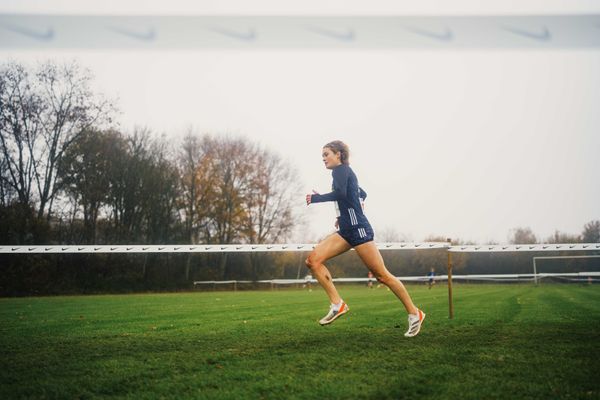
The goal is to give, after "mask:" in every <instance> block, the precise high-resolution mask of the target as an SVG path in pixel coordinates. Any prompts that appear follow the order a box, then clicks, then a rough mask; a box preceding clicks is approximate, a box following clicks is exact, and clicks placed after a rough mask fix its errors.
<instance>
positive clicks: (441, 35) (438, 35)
mask: <svg viewBox="0 0 600 400" xmlns="http://www.w3.org/2000/svg"><path fill="white" fill-rule="evenodd" d="M406 30H407V31H409V32H412V33H415V34H417V35H421V36H425V37H427V38H429V39H435V40H438V41H440V42H451V41H452V39H454V34H453V33H452V31H451V30H450V28H447V27H446V28H444V31H443V32H437V31H431V30H425V29H421V28H414V27H410V28H406Z"/></svg>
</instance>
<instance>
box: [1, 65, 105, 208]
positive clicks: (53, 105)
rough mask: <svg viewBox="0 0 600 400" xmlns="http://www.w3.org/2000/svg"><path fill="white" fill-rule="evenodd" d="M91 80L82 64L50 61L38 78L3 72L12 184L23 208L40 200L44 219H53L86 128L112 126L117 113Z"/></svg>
mask: <svg viewBox="0 0 600 400" xmlns="http://www.w3.org/2000/svg"><path fill="white" fill-rule="evenodd" d="M91 80H92V76H91V73H90V72H89V71H88V70H85V69H83V68H82V67H81V66H79V64H77V63H76V62H72V63H69V64H62V65H58V64H55V63H52V62H47V63H44V64H42V65H40V66H39V67H38V68H37V69H36V71H35V73H33V74H31V73H30V72H29V71H28V70H27V68H25V67H24V66H23V65H20V64H18V63H15V62H9V63H7V64H5V65H3V66H2V67H1V68H0V82H1V83H0V104H1V106H2V107H0V109H1V112H0V133H1V137H2V140H1V143H0V144H1V151H2V153H3V156H4V158H5V159H6V165H7V167H8V174H7V175H8V183H9V184H10V186H11V187H13V188H14V190H15V192H16V193H17V195H18V201H19V202H20V203H21V204H31V203H32V202H33V200H35V202H36V203H37V216H38V218H40V219H41V218H42V217H43V216H44V215H45V216H46V218H47V219H48V220H49V219H50V217H51V214H52V204H53V201H54V199H55V196H56V193H57V191H58V189H59V188H58V186H57V185H56V183H57V177H58V167H59V165H60V160H61V158H62V157H63V155H64V153H65V151H66V150H67V149H68V147H69V146H70V145H71V144H72V143H73V141H75V140H76V139H77V137H78V136H79V135H80V134H81V133H82V132H83V131H84V130H85V129H87V128H89V127H91V126H99V125H102V124H103V123H105V122H110V119H111V115H112V114H113V113H114V111H115V108H114V106H113V104H112V103H111V102H110V101H108V100H105V99H103V98H102V97H101V96H100V95H98V94H96V93H94V92H93V91H92V90H91V88H90V82H91ZM34 191H35V195H36V198H35V199H33V195H32V193H33V192H34Z"/></svg>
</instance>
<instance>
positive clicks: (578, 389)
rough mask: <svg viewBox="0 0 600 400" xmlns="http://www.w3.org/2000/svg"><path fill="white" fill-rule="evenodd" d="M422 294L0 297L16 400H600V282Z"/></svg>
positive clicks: (9, 387) (10, 388) (1, 392)
mask: <svg viewBox="0 0 600 400" xmlns="http://www.w3.org/2000/svg"><path fill="white" fill-rule="evenodd" d="M408 288H409V291H410V292H411V294H412V296H413V298H414V300H415V302H416V303H417V304H418V305H420V306H421V307H422V308H423V309H424V310H425V312H427V320H426V323H425V325H424V328H423V330H422V332H421V334H420V335H419V336H418V337H416V338H413V339H407V338H404V336H403V333H404V331H405V329H406V317H405V314H404V312H403V310H402V309H401V305H400V303H399V302H398V301H397V300H396V299H395V297H394V296H393V295H392V293H391V292H389V291H387V290H386V289H374V290H369V289H366V288H364V287H358V286H341V287H340V292H341V294H342V296H343V297H344V299H345V300H346V301H347V302H348V304H349V305H350V313H349V314H347V315H346V316H344V317H342V318H341V319H340V320H338V321H336V322H335V323H334V324H333V325H331V326H327V327H321V326H319V325H318V324H317V320H318V319H319V318H320V317H321V316H322V315H323V314H325V312H326V311H327V301H326V297H325V295H324V293H323V292H322V290H321V289H320V288H318V287H317V288H315V290H313V291H312V292H307V291H302V290H295V289H294V290H292V289H290V290H275V291H251V292H202V293H200V292H199V293H179V294H145V295H119V296H112V295H110V296H109V295H106V296H77V297H75V296H73V297H45V298H11V299H0V383H1V388H0V398H2V399H14V398H28V399H30V398H66V399H75V398H107V397H108V398H110V397H113V398H131V399H140V398H178V399H179V398H227V399H238V398H252V399H255V398H268V399H277V398H322V399H332V398H339V399H348V398H372V399H383V398H393V399H400V398H408V399H458V398H461V399H492V398H501V399H519V398H523V399H525V398H528V399H531V398H540V399H547V398H552V399H556V398H564V399H567V398H568V399H572V398H579V399H591V398H595V399H598V398H600V380H599V379H598V375H597V374H598V371H600V286H580V285H540V286H539V287H534V286H530V285H457V286H455V292H454V295H455V313H456V315H455V318H454V319H453V320H449V319H448V300H447V291H446V288H445V286H443V285H438V286H437V287H435V288H434V289H432V290H427V288H426V287H423V286H418V287H417V286H408ZM594 376H595V377H596V378H594Z"/></svg>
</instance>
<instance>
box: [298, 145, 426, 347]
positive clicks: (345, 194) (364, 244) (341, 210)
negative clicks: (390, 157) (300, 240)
mask: <svg viewBox="0 0 600 400" xmlns="http://www.w3.org/2000/svg"><path fill="white" fill-rule="evenodd" d="M322 157H323V162H324V163H325V168H327V169H330V170H331V174H332V176H333V191H332V192H331V193H327V194H322V195H321V194H318V193H316V192H314V191H313V192H314V193H313V194H307V195H306V204H307V205H310V204H312V203H321V202H326V201H333V202H335V203H334V204H335V206H336V212H337V219H336V222H335V227H336V229H337V232H335V233H333V234H331V235H329V236H327V237H326V238H325V239H323V240H322V241H321V242H320V243H319V244H317V246H316V247H315V249H314V250H313V251H312V252H311V253H310V255H309V256H308V258H307V259H306V265H307V266H308V268H310V270H311V271H312V274H313V276H314V277H315V278H316V279H317V281H318V282H319V284H321V286H322V287H323V288H324V289H325V292H326V293H327V296H328V297H329V301H330V303H331V306H330V308H329V312H328V313H327V315H325V316H324V317H323V318H322V319H321V320H320V321H319V324H321V325H327V324H330V323H332V322H333V321H335V320H336V319H337V318H339V317H340V316H342V315H344V314H346V313H347V312H348V311H349V308H348V305H347V304H346V303H345V302H344V301H343V300H342V298H341V297H340V295H339V293H338V291H337V289H336V288H335V286H334V284H333V280H332V279H331V274H330V273H329V270H328V269H327V267H326V266H325V265H324V264H323V263H324V262H325V261H327V260H329V259H330V258H333V257H335V256H337V255H340V254H342V253H344V252H346V251H348V250H350V249H351V248H354V250H355V251H356V253H357V254H358V256H359V257H360V258H361V260H362V262H363V263H364V264H365V266H366V267H367V268H368V269H369V270H370V271H371V272H373V275H374V276H375V278H377V280H378V281H379V282H381V283H383V284H384V285H386V286H387V287H389V288H390V290H391V291H392V292H393V293H394V294H395V295H396V297H398V299H400V301H401V302H402V304H404V308H405V309H406V311H407V313H408V330H407V331H406V333H405V334H404V336H407V337H413V336H416V335H417V334H418V333H419V331H420V330H421V324H422V323H423V320H424V319H425V313H424V312H423V311H421V310H419V309H418V308H417V307H415V305H414V304H413V302H412V299H411V298H410V295H409V294H408V292H407V290H406V288H405V287H404V285H403V284H402V282H400V281H399V280H398V279H396V277H394V276H393V275H392V274H391V273H390V272H389V271H388V270H387V268H386V267H385V264H384V262H383V257H381V253H380V252H379V249H378V248H377V246H376V245H375V242H374V241H373V238H374V233H373V229H372V228H371V225H370V224H369V221H368V220H367V217H366V216H365V214H364V213H363V208H362V201H364V199H366V197H367V193H366V192H365V191H364V190H362V189H361V188H360V187H359V186H358V179H357V178H356V175H355V174H354V172H353V171H352V169H351V168H350V165H349V164H350V163H349V159H350V151H349V149H348V146H347V145H346V144H345V143H343V142H341V141H339V140H335V141H333V142H330V143H327V144H326V145H325V146H324V147H323V153H322Z"/></svg>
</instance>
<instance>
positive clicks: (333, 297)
mask: <svg viewBox="0 0 600 400" xmlns="http://www.w3.org/2000/svg"><path fill="white" fill-rule="evenodd" d="M348 250H350V245H349V244H348V242H346V241H345V240H344V239H342V237H341V236H340V235H338V234H337V233H334V234H331V235H329V236H327V237H326V238H325V239H323V240H322V241H321V242H320V243H319V244H317V246H316V247H315V249H314V250H313V251H312V252H311V253H310V254H309V256H308V258H307V259H306V266H307V267H308V268H310V270H311V271H312V274H313V275H314V276H315V278H317V281H319V284H321V286H322V287H323V289H325V292H326V293H327V296H328V297H329V301H330V302H331V304H338V303H339V302H340V301H341V300H342V299H341V298H340V295H339V294H338V291H337V289H336V288H335V286H334V284H333V280H332V279H331V274H330V273H329V270H328V269H327V267H326V266H325V265H324V264H323V263H324V262H325V261H327V260H329V259H330V258H333V257H335V256H337V255H340V254H342V253H344V252H346V251H348Z"/></svg>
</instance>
